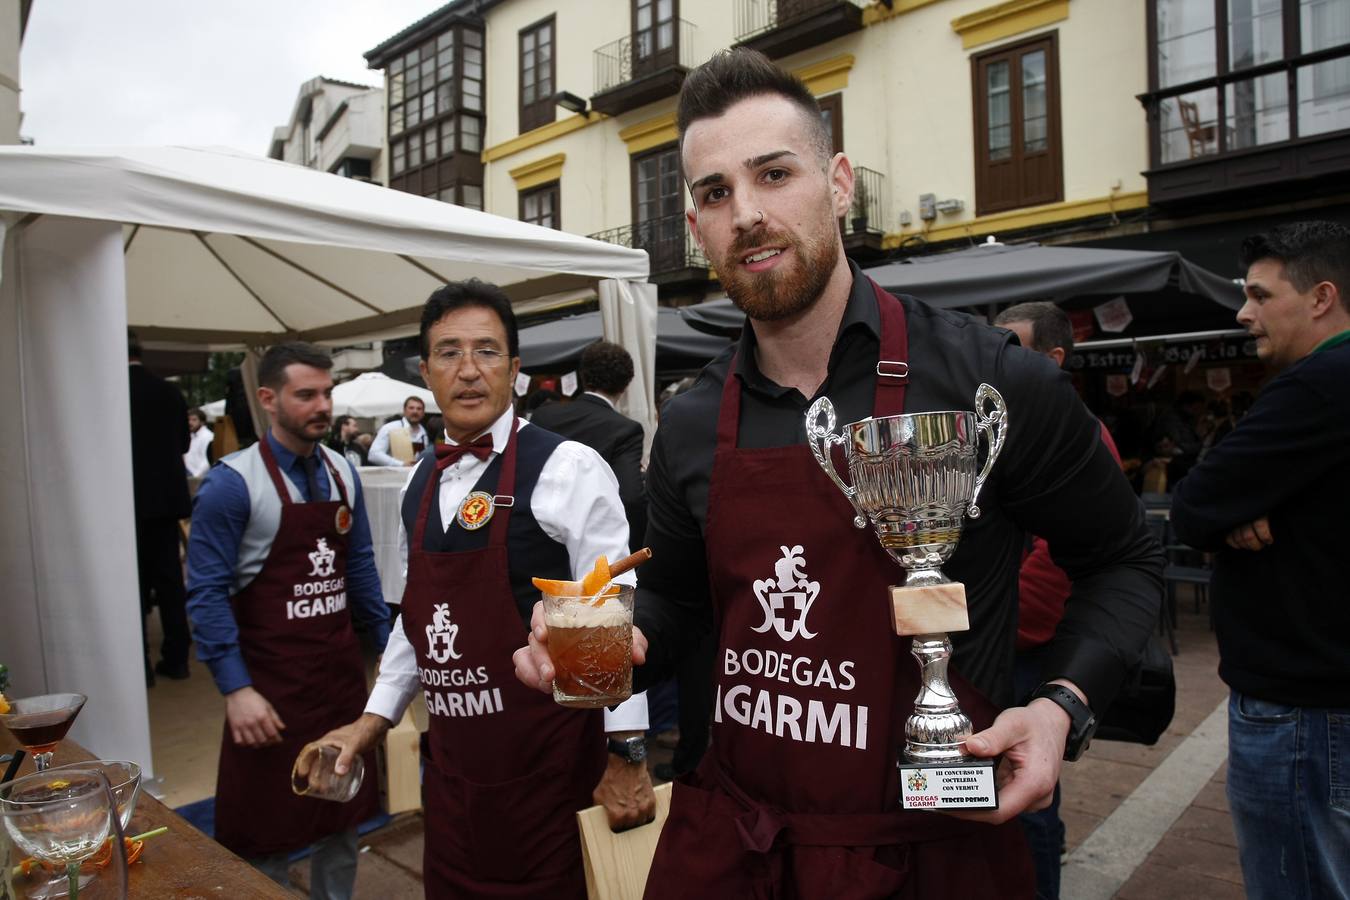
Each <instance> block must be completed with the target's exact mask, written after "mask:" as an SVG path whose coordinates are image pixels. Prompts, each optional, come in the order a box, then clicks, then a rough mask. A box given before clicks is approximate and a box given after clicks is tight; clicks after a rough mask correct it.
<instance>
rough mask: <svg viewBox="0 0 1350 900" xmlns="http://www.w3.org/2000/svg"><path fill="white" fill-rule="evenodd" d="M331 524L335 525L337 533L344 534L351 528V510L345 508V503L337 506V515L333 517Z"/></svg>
mask: <svg viewBox="0 0 1350 900" xmlns="http://www.w3.org/2000/svg"><path fill="white" fill-rule="evenodd" d="M333 524H334V525H335V526H337V533H338V534H346V533H347V532H349V531H351V530H352V511H351V510H350V509H348V508H347V504H345V503H344V504H342V505H341V506H339V507H338V511H337V516H335V517H334V519H333Z"/></svg>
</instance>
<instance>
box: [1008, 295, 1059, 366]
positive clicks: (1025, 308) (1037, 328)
mask: <svg viewBox="0 0 1350 900" xmlns="http://www.w3.org/2000/svg"><path fill="white" fill-rule="evenodd" d="M1013 322H1030V323H1031V347H1030V348H1028V349H1031V350H1035V351H1036V352H1037V353H1049V352H1050V351H1051V350H1053V349H1055V348H1056V347H1059V348H1061V349H1063V351H1064V355H1065V356H1066V357H1067V356H1068V355H1069V354H1070V353H1073V323H1072V322H1070V321H1069V314H1068V313H1066V312H1065V311H1064V310H1062V309H1060V308H1059V307H1058V306H1056V305H1055V304H1053V303H1051V302H1049V301H1048V300H1035V301H1033V302H1031V303H1018V304H1016V305H1014V306H1010V307H1008V308H1007V309H1005V310H1004V311H1003V312H1001V313H999V314H998V317H997V318H996V319H994V324H995V325H1002V326H1003V327H1005V328H1006V327H1007V326H1008V325H1010V324H1012V323H1013Z"/></svg>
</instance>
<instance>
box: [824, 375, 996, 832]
mask: <svg viewBox="0 0 1350 900" xmlns="http://www.w3.org/2000/svg"><path fill="white" fill-rule="evenodd" d="M975 410H976V411H975V412H965V411H944V412H927V413H911V414H906V415H898V416H884V417H881V418H867V419H863V420H862V421H860V422H854V423H853V424H851V425H845V426H844V427H843V429H842V431H840V432H837V433H836V431H835V413H834V405H833V404H832V403H831V402H830V400H829V398H828V397H821V398H819V399H818V400H816V402H815V403H813V404H811V408H810V409H809V410H808V411H807V413H806V436H807V443H809V444H810V445H811V452H812V454H814V455H815V457H816V462H818V463H819V464H820V467H821V468H822V469H824V470H825V474H826V475H828V476H829V477H830V480H831V481H833V482H834V483H835V485H836V486H838V488H839V490H841V491H843V493H844V496H845V497H847V498H848V500H849V502H850V503H852V504H853V508H854V511H855V512H856V513H857V515H856V516H855V517H854V519H853V525H854V527H856V528H866V527H867V524H868V522H871V525H872V529H873V530H874V531H875V532H876V535H877V538H878V539H879V540H880V541H881V546H882V547H883V548H884V549H885V550H886V552H887V553H888V554H890V557H891V559H893V560H895V561H896V562H897V563H898V564H899V565H900V566H901V567H903V569H904V571H905V580H904V584H903V585H900V586H892V587H891V589H890V601H891V605H890V610H891V624H892V625H893V626H894V628H895V633H896V634H898V635H902V636H905V637H910V638H912V640H913V643H912V645H911V648H910V653H912V654H913V656H914V658H915V659H916V660H918V662H919V694H918V696H917V697H915V699H914V712H913V714H912V715H911V716H910V717H909V718H908V720H907V721H906V722H905V747H904V750H903V753H902V756H901V759H900V761H899V763H898V765H899V768H900V791H901V797H900V803H901V806H902V807H903V808H905V809H940V810H950V809H996V808H997V807H998V788H997V785H996V784H995V781H994V765H995V761H994V760H992V759H980V758H977V757H972V756H970V755H968V754H967V753H966V749H965V741H966V738H968V737H970V734H971V724H970V719H969V718H968V717H967V716H966V715H965V714H964V713H963V712H961V708H960V705H959V704H958V702H957V699H956V694H955V692H954V691H953V690H952V687H951V685H950V684H949V683H948V681H947V664H948V661H949V660H950V658H951V653H952V643H951V639H950V638H949V637H948V634H949V633H951V632H953V631H967V630H969V628H970V618H969V616H968V615H967V612H966V590H965V586H964V585H962V584H961V583H960V582H956V581H952V580H951V579H950V578H948V577H947V576H946V575H944V574H943V573H942V569H941V568H940V567H941V565H942V564H943V563H944V562H946V561H947V560H948V559H949V558H950V557H951V555H952V553H953V552H954V551H955V550H956V545H957V543H958V542H959V541H960V539H961V529H962V526H963V525H964V523H965V519H966V518H967V517H969V518H972V519H975V518H979V515H980V508H979V505H978V503H977V501H978V499H979V496H980V488H981V487H983V485H984V482H985V479H986V478H988V476H989V470H990V469H991V468H992V467H993V465H994V460H996V459H997V458H998V454H999V451H1000V450H1002V449H1003V439H1004V437H1005V435H1006V434H1007V428H1008V408H1007V405H1006V404H1005V403H1004V402H1003V397H1002V396H1001V395H1000V394H999V392H998V391H996V390H994V388H992V387H991V386H989V385H987V384H981V385H980V386H979V388H978V389H977V390H976V391H975ZM822 418H823V419H824V423H823V424H822V422H821V419H822ZM981 435H983V436H985V438H986V440H987V441H988V452H987V454H986V456H985V460H984V464H983V465H982V466H980V465H979V464H978V443H979V437H980V436H981ZM835 444H842V445H843V451H844V457H845V459H846V461H847V463H848V475H849V480H850V482H851V483H848V482H845V481H844V479H843V478H841V477H840V475H839V472H838V470H837V469H836V468H835V465H834V461H833V460H832V459H831V457H830V451H831V448H832V447H833V446H834V445H835Z"/></svg>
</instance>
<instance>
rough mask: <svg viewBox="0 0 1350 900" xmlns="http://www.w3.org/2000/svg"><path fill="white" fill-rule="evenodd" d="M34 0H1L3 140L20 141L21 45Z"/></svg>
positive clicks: (0, 114) (0, 122)
mask: <svg viewBox="0 0 1350 900" xmlns="http://www.w3.org/2000/svg"><path fill="white" fill-rule="evenodd" d="M32 6H33V3H32V0H0V144H17V143H19V142H20V138H19V127H20V125H21V124H22V122H23V113H22V111H21V110H20V107H19V48H20V47H21V46H22V45H23V33H24V31H25V30H26V29H27V28H28V16H29V13H30V12H31V11H32Z"/></svg>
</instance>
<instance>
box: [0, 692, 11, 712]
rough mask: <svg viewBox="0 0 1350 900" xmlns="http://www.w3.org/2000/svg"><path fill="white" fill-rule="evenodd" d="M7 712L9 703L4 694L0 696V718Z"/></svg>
mask: <svg viewBox="0 0 1350 900" xmlns="http://www.w3.org/2000/svg"><path fill="white" fill-rule="evenodd" d="M7 712H9V701H8V700H6V699H5V695H4V694H0V716H3V715H4V714H5V713H7Z"/></svg>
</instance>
